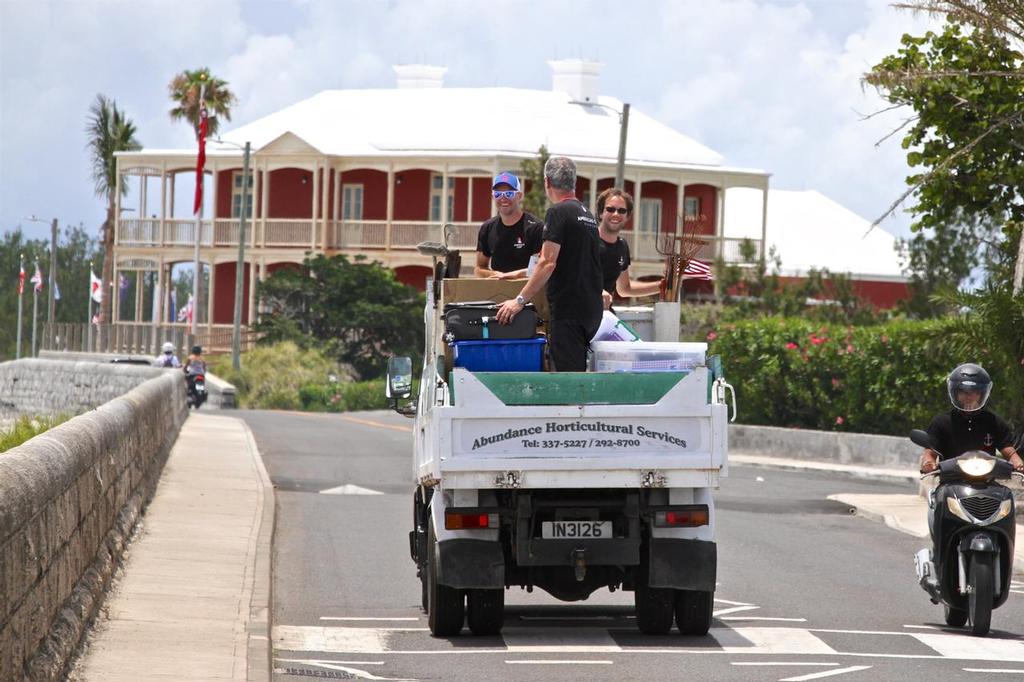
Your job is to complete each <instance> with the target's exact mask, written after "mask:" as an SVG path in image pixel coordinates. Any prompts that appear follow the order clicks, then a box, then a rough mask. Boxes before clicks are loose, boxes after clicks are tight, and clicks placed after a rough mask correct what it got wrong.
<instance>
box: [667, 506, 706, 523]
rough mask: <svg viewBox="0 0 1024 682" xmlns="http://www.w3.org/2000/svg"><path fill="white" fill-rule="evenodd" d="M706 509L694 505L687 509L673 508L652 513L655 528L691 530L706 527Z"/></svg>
mask: <svg viewBox="0 0 1024 682" xmlns="http://www.w3.org/2000/svg"><path fill="white" fill-rule="evenodd" d="M708 517H709V514H708V507H707V505H704V504H695V505H691V506H687V507H674V508H672V509H661V510H657V511H655V512H654V525H655V527H656V528H693V527H696V526H706V525H708Z"/></svg>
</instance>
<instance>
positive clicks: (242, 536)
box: [71, 412, 274, 682]
mask: <svg viewBox="0 0 1024 682" xmlns="http://www.w3.org/2000/svg"><path fill="white" fill-rule="evenodd" d="M273 513H274V501H273V490H272V488H271V484H270V479H269V477H268V476H267V472H266V470H265V469H264V467H263V462H262V460H261V459H260V455H259V452H258V450H257V449H256V443H255V441H254V440H253V437H252V434H251V433H250V432H249V428H248V427H247V426H246V424H245V422H243V421H242V420H240V419H236V418H233V417H224V416H212V415H210V414H205V413H201V412H196V413H193V414H192V415H191V416H190V417H189V419H188V420H187V421H186V422H185V425H184V426H183V427H182V430H181V434H180V435H179V436H178V440H177V442H176V443H175V445H174V448H173V450H172V451H171V454H170V457H169V459H168V460H167V464H166V466H165V468H164V471H163V475H162V476H161V478H160V484H159V486H158V487H157V491H156V495H155V496H154V497H153V500H152V502H151V503H150V505H149V507H148V508H147V510H146V513H145V516H144V517H143V520H142V524H141V529H140V531H139V533H138V534H137V535H136V537H135V538H134V540H133V541H132V544H131V546H130V547H129V549H128V552H127V558H126V560H125V564H124V567H123V568H122V570H121V571H120V572H119V575H118V577H117V579H116V581H115V585H114V588H113V590H112V591H111V593H110V594H109V595H108V596H107V599H106V602H105V605H104V607H103V615H101V617H100V618H99V620H98V621H97V623H96V624H95V626H94V627H93V630H92V633H91V634H90V636H89V641H88V644H87V646H86V649H85V652H84V653H83V654H82V657H81V658H80V659H79V661H78V662H77V665H76V666H75V669H74V672H73V673H72V676H71V678H72V679H75V680H86V681H92V680H97V681H104V682H106V681H121V680H124V681H125V682H127V681H128V680H141V679H147V680H269V679H270V670H271V668H270V642H269V639H268V634H269V613H270V611H269V606H270V560H271V551H270V540H271V534H272V532H273Z"/></svg>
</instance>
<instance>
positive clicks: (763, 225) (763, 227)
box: [722, 179, 768, 263]
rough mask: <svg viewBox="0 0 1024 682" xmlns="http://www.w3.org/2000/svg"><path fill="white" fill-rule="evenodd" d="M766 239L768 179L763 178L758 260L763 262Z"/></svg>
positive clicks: (766, 255) (766, 245)
mask: <svg viewBox="0 0 1024 682" xmlns="http://www.w3.org/2000/svg"><path fill="white" fill-rule="evenodd" d="M722 213H723V215H724V213H725V208H724V207H723V208H722ZM723 226H724V223H723ZM767 239H768V180H767V179H765V181H764V194H763V198H762V200H761V258H760V260H761V262H762V263H764V262H765V258H767V257H768V254H767V251H768V244H767V243H766V242H767Z"/></svg>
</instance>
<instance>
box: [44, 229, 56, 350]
mask: <svg viewBox="0 0 1024 682" xmlns="http://www.w3.org/2000/svg"><path fill="white" fill-rule="evenodd" d="M56 284H57V219H56V218H54V219H53V221H52V222H51V223H50V290H49V291H48V292H46V321H47V322H48V323H49V324H50V334H51V335H52V334H53V323H54V322H56V312H55V311H56V304H55V303H54V301H55V300H56V299H54V297H53V293H54V290H55V287H56Z"/></svg>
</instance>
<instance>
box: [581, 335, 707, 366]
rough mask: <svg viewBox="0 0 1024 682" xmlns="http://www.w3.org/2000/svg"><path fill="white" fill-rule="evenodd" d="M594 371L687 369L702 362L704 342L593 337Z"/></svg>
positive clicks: (705, 347)
mask: <svg viewBox="0 0 1024 682" xmlns="http://www.w3.org/2000/svg"><path fill="white" fill-rule="evenodd" d="M590 347H591V349H593V351H594V356H593V358H592V363H591V365H592V369H593V370H594V371H595V372H689V371H690V370H692V369H693V368H694V367H700V366H703V365H704V362H705V357H706V356H707V352H708V344H706V343H668V342H654V341H634V342H632V343H630V342H626V341H595V342H594V343H592V344H590Z"/></svg>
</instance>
